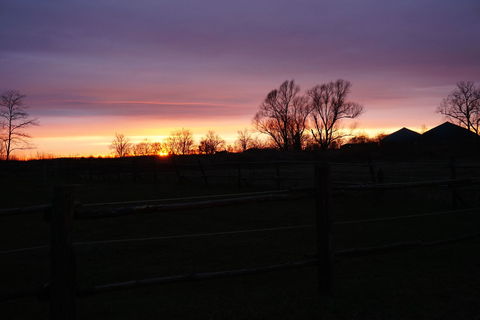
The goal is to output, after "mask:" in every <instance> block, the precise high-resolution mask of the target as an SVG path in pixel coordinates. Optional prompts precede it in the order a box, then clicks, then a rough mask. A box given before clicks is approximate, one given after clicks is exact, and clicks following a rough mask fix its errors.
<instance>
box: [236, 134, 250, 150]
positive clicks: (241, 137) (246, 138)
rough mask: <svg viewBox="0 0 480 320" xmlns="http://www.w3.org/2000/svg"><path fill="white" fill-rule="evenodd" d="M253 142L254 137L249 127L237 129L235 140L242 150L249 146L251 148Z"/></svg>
mask: <svg viewBox="0 0 480 320" xmlns="http://www.w3.org/2000/svg"><path fill="white" fill-rule="evenodd" d="M253 142H254V139H253V137H252V134H251V133H250V131H249V130H248V129H243V130H238V131H237V140H236V141H235V144H236V145H237V146H238V148H239V149H240V151H241V152H244V151H246V150H247V149H248V148H251V147H252V145H253Z"/></svg>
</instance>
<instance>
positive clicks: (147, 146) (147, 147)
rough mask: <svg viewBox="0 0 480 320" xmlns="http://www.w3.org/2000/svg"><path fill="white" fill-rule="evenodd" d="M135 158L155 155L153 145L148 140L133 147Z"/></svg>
mask: <svg viewBox="0 0 480 320" xmlns="http://www.w3.org/2000/svg"><path fill="white" fill-rule="evenodd" d="M132 152H133V154H134V155H135V156H149V155H152V154H153V148H152V144H151V143H150V142H148V140H147V139H145V140H143V141H142V142H139V143H137V144H135V145H133V146H132Z"/></svg>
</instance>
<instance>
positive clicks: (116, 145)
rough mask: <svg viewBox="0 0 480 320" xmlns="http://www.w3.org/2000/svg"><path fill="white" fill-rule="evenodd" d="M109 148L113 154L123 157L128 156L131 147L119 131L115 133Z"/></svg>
mask: <svg viewBox="0 0 480 320" xmlns="http://www.w3.org/2000/svg"><path fill="white" fill-rule="evenodd" d="M110 149H112V150H113V152H114V153H115V156H117V157H120V158H123V157H126V156H128V154H129V153H130V151H131V149H132V144H131V143H130V140H129V139H128V138H127V137H125V136H124V135H123V134H121V133H115V137H114V138H113V141H112V144H111V145H110Z"/></svg>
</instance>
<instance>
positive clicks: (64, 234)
mask: <svg viewBox="0 0 480 320" xmlns="http://www.w3.org/2000/svg"><path fill="white" fill-rule="evenodd" d="M479 182H480V180H479V179H455V176H452V177H451V179H447V180H436V181H422V182H410V183H390V184H385V183H382V184H368V185H349V186H337V187H332V184H331V181H330V169H329V167H328V166H327V165H318V164H317V165H315V188H299V189H286V190H275V191H268V192H254V193H239V194H230V195H217V196H207V197H190V198H183V199H181V200H182V201H181V202H179V201H178V200H179V199H163V200H162V199H160V200H149V201H129V202H123V203H97V204H86V205H81V204H78V203H76V202H75V197H74V187H72V186H62V187H58V188H56V189H55V197H54V200H53V203H52V204H51V205H40V206H33V207H28V208H12V209H3V210H0V216H9V215H20V214H32V213H38V212H43V213H44V214H45V218H46V220H47V221H48V222H49V224H50V245H49V246H50V266H51V274H50V282H49V283H48V284H47V285H46V286H45V287H44V288H43V289H42V290H32V291H30V292H23V293H17V294H13V295H9V296H4V297H3V299H12V298H19V297H24V296H30V295H39V296H44V297H47V298H48V299H49V301H50V310H51V312H50V315H51V316H50V317H51V319H55V320H57V319H62V320H68V319H75V314H76V312H75V300H76V296H79V295H90V294H95V293H99V292H104V291H111V290H120V289H125V288H132V287H139V286H145V285H152V284H164V283H173V282H184V281H196V280H204V279H215V278H222V277H233V276H240V275H246V274H255V273H262V272H270V271H275V270H284V269H295V268H302V267H306V266H316V268H317V281H318V291H319V293H320V294H321V295H325V296H329V295H331V294H332V292H333V287H334V284H333V280H334V277H333V257H334V255H336V256H348V255H363V254H371V253H377V252H386V251H391V250H400V249H401V250H403V249H410V248H413V247H417V246H431V245H438V244H444V243H449V242H454V241H460V240H465V239H470V238H473V237H477V236H479V235H480V234H470V235H463V236H462V237H458V238H451V239H443V240H439V241H432V242H419V241H417V242H402V243H393V244H390V245H384V246H379V247H368V248H353V249H346V250H342V251H336V252H335V251H334V249H333V246H332V225H334V224H338V225H342V224H343V225H345V224H362V223H372V222H382V221H394V220H402V219H412V218H416V217H423V216H430V215H441V214H452V213H457V212H460V211H462V210H449V211H443V212H433V213H432V212H431V213H424V214H414V215H407V216H398V217H385V218H376V219H364V220H352V221H336V222H334V221H332V217H331V214H330V207H331V199H332V192H336V193H338V192H352V191H359V190H392V189H404V188H418V187H430V186H447V187H449V188H451V190H455V188H457V187H459V186H462V185H473V184H478V183H479ZM452 192H453V191H452ZM301 197H314V199H315V224H314V225H312V226H310V227H313V228H314V229H315V232H316V237H315V239H316V248H317V252H316V254H315V256H313V257H310V258H308V259H304V260H299V261H292V262H289V263H283V264H273V265H268V266H258V267H254V268H247V269H234V270H224V271H216V272H203V273H195V274H180V275H176V276H167V277H156V278H149V279H141V280H132V281H127V282H121V283H109V284H102V285H95V286H92V287H90V288H86V289H81V290H80V289H78V287H77V282H76V278H75V275H76V264H75V255H74V251H73V241H72V232H71V231H72V226H73V223H74V220H76V219H100V218H111V217H118V216H124V215H132V214H145V213H157V212H162V211H175V210H193V209H198V208H211V207H220V206H231V205H237V204H242V203H252V202H263V201H281V200H289V199H297V198H301ZM118 205H121V207H118ZM112 206H113V207H112ZM468 210H470V211H472V210H473V211H475V209H472V208H470V209H468ZM302 227H305V226H302Z"/></svg>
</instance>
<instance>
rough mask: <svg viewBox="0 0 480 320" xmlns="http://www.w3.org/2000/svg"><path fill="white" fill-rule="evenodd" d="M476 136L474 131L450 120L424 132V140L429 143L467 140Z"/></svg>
mask: <svg viewBox="0 0 480 320" xmlns="http://www.w3.org/2000/svg"><path fill="white" fill-rule="evenodd" d="M475 137H478V136H477V135H476V134H475V133H473V132H472V131H470V130H468V129H465V128H463V127H460V126H457V125H456V124H453V123H451V122H448V121H447V122H444V123H442V124H441V125H439V126H436V127H435V128H432V129H430V130H428V131H427V132H425V133H424V134H422V140H424V141H426V142H429V143H432V142H436V143H444V142H454V141H455V142H467V141H472V139H474V138H475Z"/></svg>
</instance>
